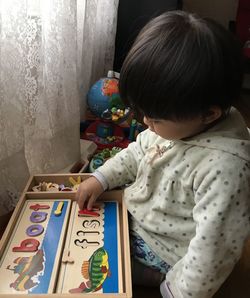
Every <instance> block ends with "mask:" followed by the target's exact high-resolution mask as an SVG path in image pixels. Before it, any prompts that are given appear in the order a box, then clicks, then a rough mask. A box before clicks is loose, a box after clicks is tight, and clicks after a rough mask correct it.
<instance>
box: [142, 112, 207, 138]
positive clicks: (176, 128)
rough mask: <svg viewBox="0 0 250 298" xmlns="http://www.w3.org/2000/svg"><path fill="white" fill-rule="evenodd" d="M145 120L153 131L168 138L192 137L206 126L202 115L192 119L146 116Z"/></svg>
mask: <svg viewBox="0 0 250 298" xmlns="http://www.w3.org/2000/svg"><path fill="white" fill-rule="evenodd" d="M143 121H144V123H145V124H146V125H147V126H148V128H149V129H150V130H151V131H153V132H155V133H156V134H157V135H159V136H160V137H162V138H164V139H168V140H180V139H184V138H187V137H191V136H194V135H196V134H198V133H200V132H202V131H203V130H204V129H205V128H206V125H205V124H204V122H203V121H202V117H197V118H194V119H192V120H182V121H170V120H161V119H152V118H148V117H145V116H144V118H143Z"/></svg>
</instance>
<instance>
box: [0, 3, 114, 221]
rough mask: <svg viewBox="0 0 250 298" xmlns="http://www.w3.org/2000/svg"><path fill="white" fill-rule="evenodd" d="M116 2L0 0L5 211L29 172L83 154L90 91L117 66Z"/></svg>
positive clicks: (1, 193) (0, 195) (0, 172)
mask: <svg viewBox="0 0 250 298" xmlns="http://www.w3.org/2000/svg"><path fill="white" fill-rule="evenodd" d="M117 8H118V0H81V1H80V0H40V1H39V0H0V184H1V187H0V215H2V214H4V213H6V212H8V211H9V210H11V209H12V208H13V207H14V206H15V204H16V202H17V200H18V198H19V196H20V193H21V191H22V190H23V188H24V186H25V184H26V183H27V180H28V178H29V176H30V175H33V174H37V173H55V172H57V171H60V170H61V169H63V168H65V167H66V166H68V165H70V164H72V163H73V162H75V161H76V160H78V159H79V156H80V146H79V140H80V136H79V124H80V119H81V118H82V119H83V117H84V111H85V95H86V92H87V90H88V88H89V87H90V85H91V84H92V83H93V82H94V81H95V80H97V79H98V78H99V77H101V76H103V75H105V74H106V72H107V71H108V70H109V69H112V64H113V54H114V40H115V31H116V18H117ZM79 103H80V104H79Z"/></svg>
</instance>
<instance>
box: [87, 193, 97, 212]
mask: <svg viewBox="0 0 250 298" xmlns="http://www.w3.org/2000/svg"><path fill="white" fill-rule="evenodd" d="M96 198H97V197H96V195H93V194H92V196H90V198H89V200H88V204H87V209H88V210H91V209H92V207H93V205H94V203H95V201H96Z"/></svg>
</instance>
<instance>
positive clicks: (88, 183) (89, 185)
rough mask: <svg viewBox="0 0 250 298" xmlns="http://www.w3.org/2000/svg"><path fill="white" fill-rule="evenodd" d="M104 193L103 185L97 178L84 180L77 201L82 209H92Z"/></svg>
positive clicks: (77, 194)
mask: <svg viewBox="0 0 250 298" xmlns="http://www.w3.org/2000/svg"><path fill="white" fill-rule="evenodd" d="M103 192H104V189H103V187H102V185H101V183H100V182H99V181H98V180H97V179H96V178H95V177H90V178H88V179H86V180H84V181H83V182H82V183H81V184H80V185H79V188H78V190H77V193H76V201H77V203H78V206H79V208H80V210H81V209H83V208H87V209H89V210H90V209H92V207H93V204H94V203H95V201H96V199H97V198H98V197H99V196H100V195H101V194H102V193H103Z"/></svg>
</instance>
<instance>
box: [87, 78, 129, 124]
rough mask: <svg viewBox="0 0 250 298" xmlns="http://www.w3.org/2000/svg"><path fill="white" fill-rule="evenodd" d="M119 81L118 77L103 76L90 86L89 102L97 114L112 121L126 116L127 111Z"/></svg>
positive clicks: (91, 108) (93, 111)
mask: <svg viewBox="0 0 250 298" xmlns="http://www.w3.org/2000/svg"><path fill="white" fill-rule="evenodd" d="M118 82H119V81H118V79H116V78H102V79H100V80H99V81H97V82H96V83H95V84H94V85H93V86H92V87H91V88H90V90H89V92H88V94H87V104H88V107H89V109H90V111H91V112H92V113H93V114H94V115H95V116H97V117H99V118H102V119H105V120H112V121H117V120H119V119H120V118H123V116H125V115H124V114H125V113H126V112H127V111H126V112H125V105H124V103H123V102H122V100H121V98H120V95H119V89H118ZM117 111H119V113H120V114H118V113H117Z"/></svg>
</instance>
